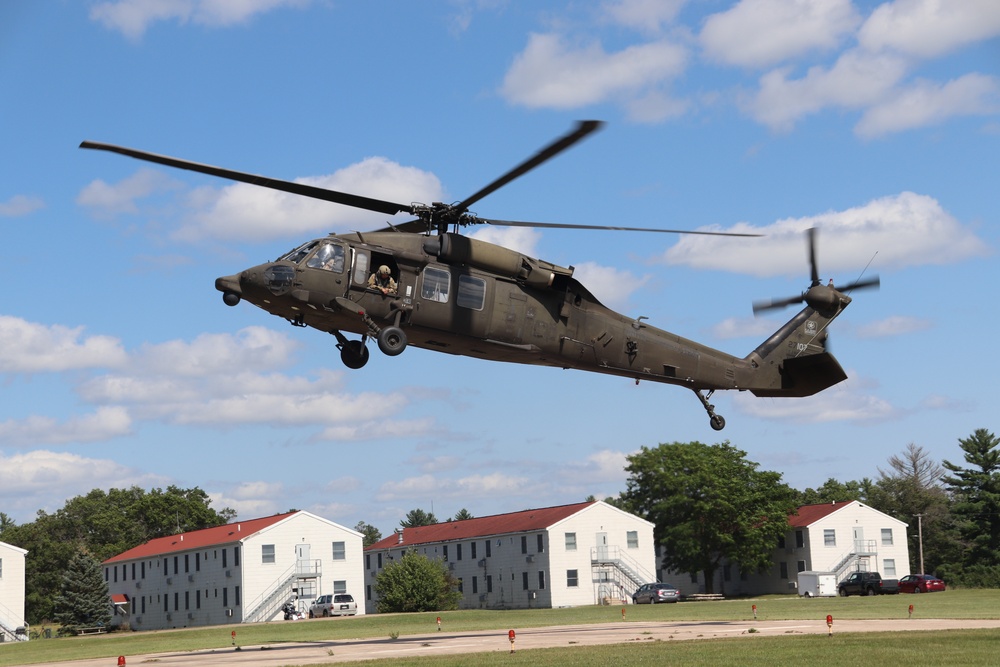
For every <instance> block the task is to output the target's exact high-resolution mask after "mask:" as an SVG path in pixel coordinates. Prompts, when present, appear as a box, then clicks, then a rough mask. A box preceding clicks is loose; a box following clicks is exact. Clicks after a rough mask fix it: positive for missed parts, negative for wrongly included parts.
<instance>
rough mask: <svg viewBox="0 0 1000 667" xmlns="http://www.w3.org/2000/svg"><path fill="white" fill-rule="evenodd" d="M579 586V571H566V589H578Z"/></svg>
mask: <svg viewBox="0 0 1000 667" xmlns="http://www.w3.org/2000/svg"><path fill="white" fill-rule="evenodd" d="M579 585H580V577H579V570H566V588H576V587H577V586H579Z"/></svg>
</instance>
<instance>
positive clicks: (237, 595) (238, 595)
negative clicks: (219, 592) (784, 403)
mask: <svg viewBox="0 0 1000 667" xmlns="http://www.w3.org/2000/svg"><path fill="white" fill-rule="evenodd" d="M233 592H234V593H235V594H236V595H235V597H236V599H235V600H234V601H233V602H234V604H235V605H236V606H237V607H239V606H240V587H239V586H237V587H236V589H235V590H234V591H233Z"/></svg>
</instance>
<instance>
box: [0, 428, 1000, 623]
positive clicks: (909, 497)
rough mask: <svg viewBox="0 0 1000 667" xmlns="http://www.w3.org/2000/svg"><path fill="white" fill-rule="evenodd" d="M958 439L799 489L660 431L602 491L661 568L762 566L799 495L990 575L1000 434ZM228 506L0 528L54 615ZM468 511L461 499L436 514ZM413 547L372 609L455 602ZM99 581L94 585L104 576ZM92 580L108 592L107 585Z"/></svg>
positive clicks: (170, 505) (734, 451)
mask: <svg viewBox="0 0 1000 667" xmlns="http://www.w3.org/2000/svg"><path fill="white" fill-rule="evenodd" d="M958 444H959V448H960V451H961V455H962V461H961V462H958V463H953V462H952V461H950V460H944V461H942V462H941V463H937V462H935V461H933V460H931V458H930V456H929V455H928V453H927V451H926V450H924V449H923V447H920V446H918V445H915V444H910V445H908V446H907V447H906V448H905V449H904V451H903V452H901V453H900V454H898V455H894V456H891V457H890V458H889V459H888V461H887V465H886V467H885V468H884V469H883V468H881V467H879V468H878V469H877V473H878V474H877V477H876V478H875V479H872V478H868V477H865V478H862V479H860V480H847V481H839V480H836V479H833V478H831V479H828V480H827V481H826V482H825V483H823V484H822V485H821V486H819V487H817V488H815V489H813V488H807V489H805V490H804V491H799V490H796V489H793V488H791V487H790V486H788V485H787V484H785V483H784V482H783V481H782V475H781V473H778V472H773V471H767V470H761V469H760V466H759V464H757V463H755V462H753V461H750V460H749V459H748V458H747V454H746V452H744V451H742V450H740V449H738V448H736V447H734V446H733V445H731V444H730V443H729V442H728V441H726V442H722V443H718V444H714V445H707V444H704V443H700V442H689V443H678V442H675V443H668V444H660V445H658V446H656V447H652V448H650V447H643V448H642V449H641V450H640V451H639V452H637V453H635V454H632V455H630V456H628V457H627V462H628V464H627V466H626V468H625V470H626V472H627V473H628V478H627V480H626V488H625V490H624V491H622V492H620V493H619V495H618V496H617V497H611V498H606V499H605V500H606V502H609V503H611V504H613V505H615V506H617V507H620V508H622V509H624V510H626V511H629V512H631V513H633V514H636V515H637V516H640V517H643V518H645V519H647V520H649V521H651V522H652V523H653V524H654V526H655V528H654V537H655V540H656V542H657V544H662V545H664V546H665V547H666V549H665V550H664V553H665V554H666V555H665V558H664V561H663V563H662V566H663V567H664V569H668V570H671V571H674V572H680V573H688V574H701V575H703V576H704V580H705V581H706V585H707V587H711V585H712V582H713V581H714V580H715V577H714V575H715V573H716V571H717V570H718V568H719V567H720V566H721V564H722V563H723V562H724V561H725V562H729V563H734V564H737V565H738V566H739V567H740V568H741V569H743V570H744V571H754V570H756V571H763V570H766V569H768V568H769V567H771V566H772V565H773V563H772V562H771V557H772V554H773V551H774V548H775V547H776V546H777V544H778V541H779V539H781V538H782V537H783V536H784V535H785V533H786V532H787V530H788V523H787V520H788V516H789V514H791V513H792V512H794V511H795V509H796V508H797V507H799V506H801V505H809V504H816V503H829V502H840V501H851V500H857V501H860V502H863V503H865V504H866V505H868V506H870V507H872V508H874V509H876V510H879V511H881V512H884V513H886V514H888V515H889V516H892V517H894V518H896V519H899V520H901V521H903V522H905V523H907V524H909V526H910V529H909V530H908V531H907V539H908V540H909V544H908V546H909V553H910V570H911V571H913V572H920V571H921V570H923V571H924V572H927V573H932V574H936V575H937V576H940V577H941V578H943V579H945V580H946V581H947V582H948V583H949V584H952V585H959V586H967V587H989V588H1000V439H998V438H997V437H996V436H995V435H994V434H993V433H991V432H989V431H988V430H986V429H978V430H976V431H975V432H974V433H972V434H971V435H970V436H969V437H967V438H962V439H959V440H958ZM591 499H592V498H591ZM235 517H236V512H235V511H234V510H232V509H230V508H223V509H221V510H218V511H217V510H215V509H213V508H212V507H211V500H210V499H209V497H208V494H206V493H205V492H204V491H202V490H201V489H199V488H197V487H195V488H191V489H182V488H178V487H176V486H170V487H168V488H167V489H166V490H165V491H164V490H162V489H153V490H151V491H148V492H147V491H144V490H143V489H140V488H138V487H135V486H133V487H131V488H129V489H111V490H109V491H107V492H105V491H103V490H101V489H95V490H93V491H91V492H90V493H88V494H86V495H83V496H77V497H75V498H72V499H70V500H69V501H67V502H66V505H65V506H64V507H63V508H61V509H59V510H57V511H56V512H54V513H52V514H48V513H46V512H44V511H39V512H38V514H37V516H36V518H35V520H34V521H32V522H30V523H26V524H23V525H17V524H16V523H15V522H14V521H12V520H11V519H10V517H8V516H7V515H6V514H4V513H2V512H0V540H2V541H4V542H8V543H10V544H13V545H15V546H19V547H21V548H24V549H27V550H28V551H29V553H30V556H29V557H28V559H27V560H26V591H25V592H26V595H25V606H26V616H27V619H28V622H29V623H32V624H38V623H40V622H42V621H45V620H50V619H53V620H55V619H58V620H61V621H62V622H63V623H64V624H67V625H69V626H70V627H72V626H73V624H74V623H75V624H77V625H79V624H86V623H90V622H92V619H91V618H90V617H88V618H85V619H84V618H76V619H74V618H70V617H69V616H67V615H66V612H67V609H68V608H71V607H79V606H80V604H79V602H76V603H72V602H71V600H73V599H78V598H74V596H79V595H80V593H79V592H78V591H76V590H75V589H74V585H75V582H80V581H94V580H96V578H95V577H94V576H93V571H94V570H95V568H96V571H97V572H98V573H99V572H100V563H101V561H103V560H105V559H107V558H110V557H111V556H114V555H116V554H118V553H121V552H123V551H126V550H128V549H131V548H133V547H135V546H138V545H140V544H142V543H144V542H146V541H148V540H151V539H154V538H157V537H165V536H168V535H174V534H177V533H179V532H186V531H191V530H198V529H201V528H209V527H212V526H217V525H222V524H224V523H228V522H230V521H232V520H233V519H234V518H235ZM471 518H473V516H472V514H470V513H469V512H468V510H466V509H462V510H460V511H459V512H458V513H457V514H456V515H455V516H454V517H452V518H449V519H447V521H460V520H464V519H471ZM435 523H438V520H437V518H436V517H435V516H434V514H433V512H426V511H424V510H422V509H413V510H411V511H410V512H408V513H407V514H406V517H405V518H404V519H403V520H401V521H400V526H401V527H402V528H409V527H416V526H424V525H431V524H435ZM914 523H917V524H918V525H919V528H920V530H919V531H917V530H914ZM355 530H357V531H358V532H360V533H362V535H363V542H364V546H366V547H367V546H370V545H372V544H374V543H376V542H378V541H379V540H380V539H381V538H382V535H381V532H380V531H379V530H378V529H377V528H375V527H374V526H372V525H370V524H367V523H365V522H364V521H361V522H358V524H357V525H356V526H355ZM918 532H919V533H920V534H922V538H923V539H922V540H920V536H921V535H918ZM921 546H922V550H921ZM423 560H426V558H424V559H423ZM423 560H421V559H418V558H413V559H405V560H403V559H401V560H400V561H399V562H398V563H397V564H396V567H394V568H391V569H390V568H387V570H390V571H389V572H388V574H386V573H385V572H383V574H386V577H385V579H384V581H382V577H381V576H380V581H379V582H377V584H376V588H377V590H379V594H380V598H381V599H383V600H385V605H381V603H380V609H379V610H380V611H390V610H395V611H403V610H406V611H410V610H414V609H413V608H412V607H413V604H412V600H410V601H406V600H405V597H400V605H399V607H400V608H399V609H396V608H395V606H396V605H395V604H394V602H393V601H394V600H395V597H396V596H395V594H394V592H393V590H394V588H395V587H398V586H401V587H404V588H405V587H407V586H408V587H410V591H411V598H412V591H413V590H414V589H413V588H412V585H413V582H414V581H415V580H417V579H420V580H425V583H426V585H425V590H424V592H423V593H422V597H421V598H420V604H419V605H417V606H418V607H420V609H421V610H428V609H442V608H445V606H453V605H454V604H457V601H458V598H457V597H456V595H455V594H454V590H453V588H454V585H455V582H454V580H453V579H452V578H451V577H450V576H449V573H448V572H447V570H446V569H444V568H443V567H434V565H440V563H424V562H423ZM921 565H923V567H922V568H921ZM88 573H89V574H88ZM99 583H100V584H104V582H103V577H101V578H100V582H99ZM94 585H95V586H96V585H98V584H97V583H95V584H94ZM103 591H104V592H103V595H104V599H105V600H106V599H107V586H106V584H104V585H103ZM708 592H712V591H711V590H710V588H709V590H708ZM95 593H96V592H95ZM382 606H385V608H384V609H383V608H382ZM88 609H91V607H88ZM88 613H90V614H91V616H92V615H93V613H96V612H88Z"/></svg>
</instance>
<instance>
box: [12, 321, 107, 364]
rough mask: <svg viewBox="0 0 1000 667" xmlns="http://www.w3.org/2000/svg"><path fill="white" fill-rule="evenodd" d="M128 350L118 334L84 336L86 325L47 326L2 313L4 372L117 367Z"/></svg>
mask: <svg viewBox="0 0 1000 667" xmlns="http://www.w3.org/2000/svg"><path fill="white" fill-rule="evenodd" d="M125 360H126V354H125V351H124V350H123V348H122V346H121V342H120V341H119V340H118V339H117V338H112V337H111V336H90V337H84V336H83V327H76V328H72V329H71V328H69V327H65V326H62V325H59V324H55V325H52V326H46V325H44V324H37V323H35V322H28V321H26V320H23V319H21V318H19V317H11V316H9V315H0V373H41V372H59V371H67V370H79V369H83V368H96V367H116V366H119V365H121V364H123V363H124V362H125Z"/></svg>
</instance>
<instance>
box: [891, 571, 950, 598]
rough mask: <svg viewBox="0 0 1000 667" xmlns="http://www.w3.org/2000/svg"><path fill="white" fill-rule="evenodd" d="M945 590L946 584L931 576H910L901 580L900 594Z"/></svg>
mask: <svg viewBox="0 0 1000 667" xmlns="http://www.w3.org/2000/svg"><path fill="white" fill-rule="evenodd" d="M943 590H945V585H944V582H943V581H941V580H940V579H938V578H937V577H935V576H933V575H930V574H909V575H907V576H905V577H903V578H902V579H900V580H899V592H900V593H931V592H933V591H943Z"/></svg>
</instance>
